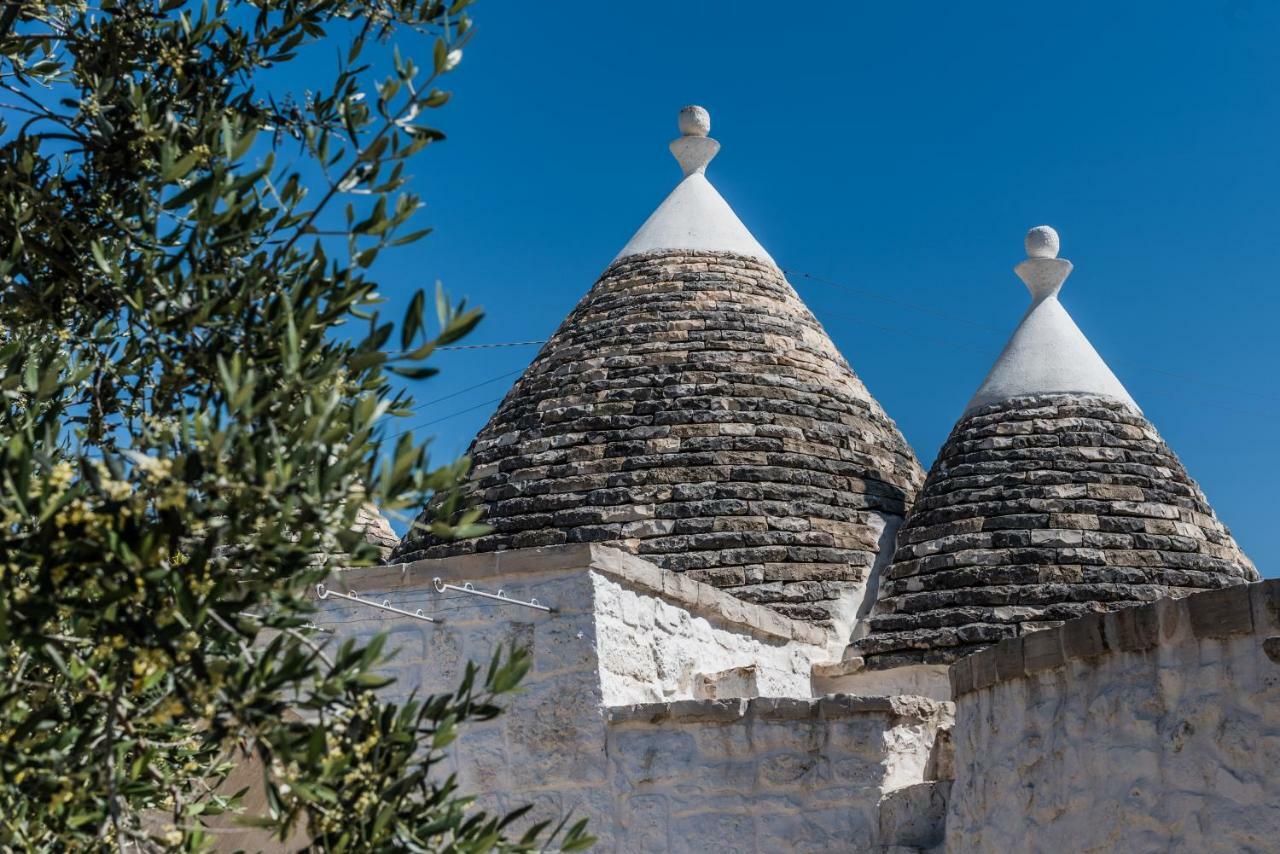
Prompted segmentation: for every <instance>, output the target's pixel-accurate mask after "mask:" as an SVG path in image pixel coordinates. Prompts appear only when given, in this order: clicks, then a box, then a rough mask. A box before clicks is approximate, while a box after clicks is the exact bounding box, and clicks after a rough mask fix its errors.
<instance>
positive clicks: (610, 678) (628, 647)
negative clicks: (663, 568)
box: [591, 572, 826, 706]
mask: <svg viewBox="0 0 1280 854" xmlns="http://www.w3.org/2000/svg"><path fill="white" fill-rule="evenodd" d="M591 580H592V583H593V584H594V586H595V620H596V626H595V638H596V651H597V654H598V655H599V660H600V691H601V695H602V696H603V698H604V704H605V705H607V706H620V705H629V704H632V703H650V702H662V701H669V700H684V699H691V698H693V697H695V696H696V692H695V688H696V685H697V683H698V676H699V675H700V674H712V673H718V672H721V671H725V670H730V669H732V668H737V667H746V666H754V667H755V669H756V685H757V689H758V694H759V696H763V697H807V696H809V694H810V693H811V691H810V686H809V677H810V672H811V671H812V668H813V663H814V662H815V661H818V660H822V659H823V658H824V657H825V655H826V651H825V650H824V649H823V648H821V647H816V646H812V645H810V644H803V643H797V642H794V641H792V642H782V641H778V640H768V639H762V638H760V637H757V636H756V635H753V634H750V633H746V632H743V631H740V630H734V629H732V628H729V627H726V626H724V625H718V624H716V623H713V622H711V621H709V620H707V619H706V618H705V617H700V616H696V615H693V614H690V613H689V612H688V611H686V610H684V609H683V608H679V607H677V606H674V605H670V604H668V603H667V602H665V601H663V600H662V599H661V598H659V597H658V596H654V595H650V594H646V593H641V592H637V591H635V590H632V589H630V588H628V587H625V586H623V585H622V584H620V583H618V582H617V581H616V580H614V579H612V578H610V577H608V576H606V575H603V574H600V573H594V572H593V573H591Z"/></svg>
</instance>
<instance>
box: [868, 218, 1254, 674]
mask: <svg viewBox="0 0 1280 854" xmlns="http://www.w3.org/2000/svg"><path fill="white" fill-rule="evenodd" d="M1057 249H1058V235H1057V233H1056V232H1054V231H1053V230H1052V229H1050V228H1048V227H1047V226H1040V227H1038V228H1035V229H1032V231H1031V233H1029V234H1028V236H1027V250H1028V254H1029V256H1030V257H1029V258H1028V259H1027V260H1026V261H1023V262H1022V263H1021V264H1019V265H1018V266H1017V267H1016V268H1015V270H1016V272H1017V273H1018V275H1019V276H1020V277H1021V278H1022V279H1023V281H1024V282H1025V283H1026V284H1027V287H1028V289H1029V290H1030V291H1031V293H1032V297H1033V302H1032V305H1031V308H1030V309H1029V310H1028V312H1027V314H1026V316H1024V318H1023V320H1022V322H1021V323H1020V324H1019V326H1018V329H1017V330H1016V331H1015V332H1014V334H1013V337H1012V338H1011V339H1010V341H1009V344H1008V346H1006V348H1005V350H1004V352H1003V353H1002V354H1001V355H1000V358H999V359H998V360H997V362H996V365H995V367H994V368H993V369H992V371H991V374H990V375H989V376H988V377H987V380H986V381H985V382H984V383H983V386H982V388H980V389H979V391H978V394H977V395H975V397H974V400H973V402H971V403H970V405H969V408H968V410H967V411H966V413H965V415H964V417H963V418H961V420H960V422H959V423H958V424H957V425H956V427H955V429H954V430H953V431H952V433H951V436H950V437H949V438H948V439H947V442H946V444H945V445H944V446H943V448H942V451H941V452H940V453H939V455H938V459H937V461H936V462H935V463H934V465H933V468H932V470H931V471H930V473H929V478H928V480H927V481H926V483H925V486H924V489H923V491H922V492H921V494H920V496H919V498H918V499H917V500H916V503H915V504H914V506H913V507H912V511H911V516H910V517H909V519H908V520H907V523H906V524H905V525H904V526H903V527H902V529H901V530H900V531H899V533H898V539H897V548H896V552H895V554H894V557H893V562H892V564H891V565H890V566H889V567H888V568H887V570H886V571H885V572H884V574H883V577H882V579H881V581H880V584H879V591H878V593H879V599H878V601H877V603H876V607H875V610H874V612H873V614H872V616H871V619H870V633H869V635H868V636H866V637H864V638H862V639H860V640H858V641H857V642H856V649H857V651H858V652H859V653H860V654H861V655H862V656H863V657H864V658H865V660H866V664H867V666H868V667H871V668H873V669H886V668H893V667H898V666H902V665H913V664H931V663H946V662H952V661H955V660H956V659H957V658H959V657H961V656H963V655H966V654H968V653H971V652H974V651H976V650H980V649H983V648H984V647H987V646H989V645H991V644H993V643H996V642H997V641H1000V640H1001V639H1003V638H1009V637H1014V636H1017V635H1021V634H1025V633H1027V632H1033V631H1036V630H1038V629H1043V628H1046V627H1049V626H1053V625H1057V624H1058V623H1060V622H1061V621H1063V620H1068V619H1071V618H1073V617H1078V616H1080V615H1082V614H1088V613H1093V612H1102V611H1110V610H1114V609H1116V608H1123V607H1126V606H1130V605H1136V604H1141V603H1143V602H1150V601H1152V600H1154V599H1158V598H1161V597H1164V596H1170V595H1173V596H1179V595H1184V594H1186V593H1190V592H1193V591H1195V590H1200V589H1205V588H1216V587H1224V586H1227V585H1232V584H1240V583H1242V582H1246V581H1252V580H1255V579H1256V578H1257V577H1258V576H1257V572H1256V570H1254V568H1253V565H1252V564H1251V563H1250V562H1249V559H1248V558H1246V557H1245V556H1244V554H1243V553H1241V551H1240V549H1239V548H1238V547H1237V545H1236V543H1235V541H1234V540H1233V539H1232V537H1231V534H1230V533H1229V532H1228V531H1227V529H1226V528H1225V527H1224V526H1223V525H1222V523H1221V522H1219V521H1218V519H1217V517H1216V516H1215V515H1214V513H1213V509H1212V508H1211V507H1210V506H1209V503H1208V501H1207V500H1206V499H1205V497H1204V494H1203V493H1202V492H1201V491H1200V488H1199V487H1198V486H1197V485H1196V483H1195V481H1193V480H1192V479H1191V477H1190V476H1189V475H1188V474H1187V472H1186V470H1185V469H1184V468H1183V467H1182V464H1181V463H1180V462H1179V461H1178V458H1177V457H1176V456H1174V454H1173V452H1172V451H1170V450H1169V448H1168V446H1167V445H1165V443H1164V441H1163V440H1162V439H1161V438H1160V435H1159V434H1158V433H1157V432H1156V430H1155V427H1153V426H1152V425H1151V423H1150V422H1149V421H1148V420H1147V419H1146V418H1144V417H1143V416H1142V414H1141V412H1140V411H1139V410H1138V408H1137V405H1136V404H1135V403H1134V402H1133V401H1132V399H1131V398H1130V397H1129V395H1128V392H1126V391H1125V390H1124V387H1123V386H1122V385H1120V382H1119V380H1118V379H1116V377H1115V375H1114V374H1112V373H1111V370H1110V368H1108V367H1107V366H1106V364H1105V363H1104V362H1103V361H1102V359H1101V357H1099V356H1098V354H1097V352H1096V351H1095V350H1094V349H1093V346H1092V345H1091V344H1090V343H1089V342H1088V340H1087V339H1085V338H1084V335H1083V333H1081V332H1080V330H1079V329H1078V327H1076V325H1075V322H1074V321H1072V320H1071V318H1070V316H1069V315H1068V314H1067V313H1066V310H1065V309H1063V308H1062V306H1061V304H1060V303H1059V302H1058V299H1057V294H1058V291H1059V290H1060V288H1061V287H1062V283H1063V281H1064V280H1065V279H1066V277H1067V275H1068V274H1069V273H1070V272H1071V263H1070V262H1069V261H1065V260H1061V259H1058V258H1056V257H1054V256H1056V254H1057Z"/></svg>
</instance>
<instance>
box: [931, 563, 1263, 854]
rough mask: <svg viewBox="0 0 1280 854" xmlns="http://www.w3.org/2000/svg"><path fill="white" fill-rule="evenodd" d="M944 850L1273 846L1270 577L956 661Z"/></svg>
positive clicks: (1079, 623)
mask: <svg viewBox="0 0 1280 854" xmlns="http://www.w3.org/2000/svg"><path fill="white" fill-rule="evenodd" d="M951 676H952V679H953V686H954V689H955V692H956V704H957V709H956V728H955V738H956V743H955V763H956V765H955V783H954V785H953V789H952V796H951V806H950V814H949V816H948V818H947V850H949V851H957V852H958V851H965V852H971V851H979V852H981V851H991V852H1006V851H1030V850H1036V851H1068V850H1069V851H1098V852H1102V851H1108V852H1109V851H1187V852H1197V853H1198V852H1212V851H1222V852H1228V851H1230V852H1238V851H1259V852H1261V851H1275V850H1276V846H1277V840H1280V809H1278V808H1277V806H1276V805H1277V803H1280V774H1278V773H1277V769H1280V581H1275V580H1273V581H1264V582H1260V583H1256V584H1251V585H1243V586H1237V587H1232V588H1227V589H1224V590H1217V591H1212V592H1206V593H1199V594H1195V595H1193V596H1190V597H1187V598H1185V599H1178V600H1174V599H1166V600H1162V601H1160V602H1157V603H1154V604H1152V605H1147V606H1143V607H1140V608H1132V609H1126V610H1122V611H1116V612H1113V613H1109V614H1105V615H1092V616H1089V617H1084V618H1081V619H1078V620H1073V621H1071V622H1069V623H1066V624H1065V625H1063V626H1061V627H1059V628H1056V629H1050V630H1047V631H1043V632H1037V633H1033V634H1029V635H1026V636H1024V637H1020V638H1014V639H1012V640H1007V641H1003V642H1001V643H1000V644H998V645H997V646H995V647H992V648H990V649H987V650H984V651H982V652H979V653H977V654H975V655H973V656H971V657H969V658H966V659H963V660H962V661H961V662H959V663H958V664H956V665H954V666H953V667H952V671H951Z"/></svg>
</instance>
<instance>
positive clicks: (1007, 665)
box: [992, 638, 1023, 682]
mask: <svg viewBox="0 0 1280 854" xmlns="http://www.w3.org/2000/svg"><path fill="white" fill-rule="evenodd" d="M992 650H993V652H994V653H995V658H996V678H997V679H999V680H1000V681H1001V682H1004V681H1006V680H1009V679H1017V678H1019V677H1021V676H1022V674H1023V664H1022V655H1023V653H1022V638H1007V639H1006V640H1002V641H1000V643H998V644H996V645H995V646H994V647H993V648H992Z"/></svg>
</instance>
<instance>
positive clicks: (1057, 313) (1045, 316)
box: [965, 226, 1140, 414]
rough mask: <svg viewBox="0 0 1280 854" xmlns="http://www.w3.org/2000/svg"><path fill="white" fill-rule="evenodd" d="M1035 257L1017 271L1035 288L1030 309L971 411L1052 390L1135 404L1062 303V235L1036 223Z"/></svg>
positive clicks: (1065, 267) (1065, 270) (1067, 268)
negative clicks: (1060, 247) (1095, 395)
mask: <svg viewBox="0 0 1280 854" xmlns="http://www.w3.org/2000/svg"><path fill="white" fill-rule="evenodd" d="M1026 243H1027V252H1028V254H1029V255H1030V256H1031V257H1029V258H1028V259H1027V260H1025V261H1023V262H1022V263H1021V264H1019V265H1018V266H1017V267H1015V268H1014V272H1016V273H1017V274H1018V277H1019V278H1020V279H1022V281H1023V282H1024V283H1025V284H1026V286H1027V289H1028V290H1029V291H1031V297H1032V302H1031V307H1030V308H1029V309H1028V310H1027V313H1026V314H1025V315H1023V318H1022V321H1021V322H1020V323H1019V324H1018V328H1017V329H1016V330H1014V333H1013V336H1012V337H1011V338H1010V339H1009V342H1008V343H1007V344H1005V347H1004V350H1003V351H1002V352H1001V353H1000V356H999V357H998V358H997V359H996V363H995V365H994V366H993V367H992V368H991V372H990V373H988V374H987V377H986V379H985V380H984V381H983V383H982V385H981V386H980V387H979V388H978V391H977V393H976V394H974V396H973V399H972V400H970V401H969V405H968V406H966V407H965V413H966V414H968V413H970V412H973V411H974V410H977V409H980V408H981V407H983V406H986V405H988V404H991V403H999V402H1001V401H1003V400H1008V399H1010V398H1013V397H1021V396H1023V395H1029V394H1043V393H1048V392H1065V393H1077V394H1097V395H1103V396H1106V397H1111V398H1115V399H1116V400H1120V401H1123V402H1124V403H1126V404H1128V405H1129V406H1132V407H1133V408H1134V410H1135V411H1140V410H1139V409H1138V404H1137V403H1135V402H1134V400H1133V398H1132V397H1131V396H1130V395H1129V392H1127V391H1126V390H1125V388H1124V386H1123V385H1122V384H1121V383H1120V380H1118V379H1117V378H1116V375H1115V374H1114V373H1112V371H1111V369H1110V368H1109V367H1107V364H1106V362H1104V361H1103V360H1102V357H1101V356H1099V355H1098V351H1097V350H1095V349H1094V348H1093V345H1092V344H1090V343H1089V339H1087V338H1086V337H1085V336H1084V333H1083V332H1081V331H1080V327H1078V326H1076V322H1075V321H1074V320H1072V319H1071V315H1069V314H1068V313H1067V310H1066V309H1065V308H1063V307H1062V303H1061V302H1059V301H1058V292H1059V291H1060V290H1061V289H1062V284H1063V282H1065V281H1066V278H1067V276H1069V275H1070V274H1071V269H1072V266H1071V262H1070V261H1066V260H1063V259H1060V258H1057V257H1056V256H1057V252H1058V235H1057V232H1054V231H1053V230H1052V229H1050V228H1049V227H1048V226H1037V227H1036V228H1034V229H1032V230H1031V232H1030V233H1028V235H1027V240H1026Z"/></svg>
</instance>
